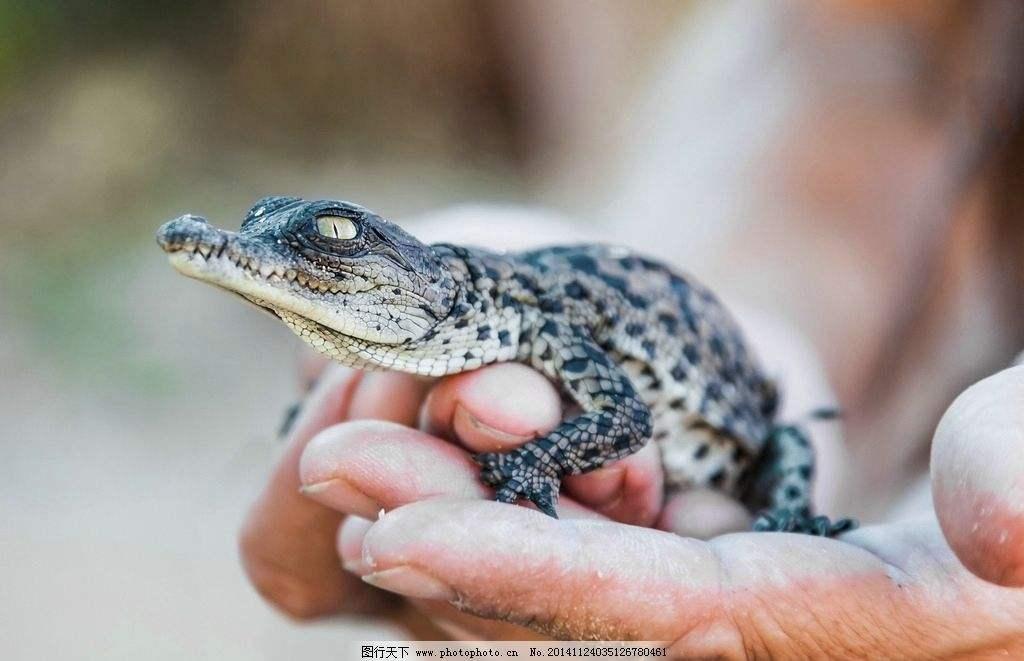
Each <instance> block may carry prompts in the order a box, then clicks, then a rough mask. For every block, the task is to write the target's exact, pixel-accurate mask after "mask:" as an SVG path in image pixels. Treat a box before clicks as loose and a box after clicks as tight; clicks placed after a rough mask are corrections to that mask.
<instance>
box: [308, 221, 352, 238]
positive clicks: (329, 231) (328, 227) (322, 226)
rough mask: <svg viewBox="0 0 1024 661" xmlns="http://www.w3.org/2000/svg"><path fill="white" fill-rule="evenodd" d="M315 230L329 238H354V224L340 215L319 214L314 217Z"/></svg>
mask: <svg viewBox="0 0 1024 661" xmlns="http://www.w3.org/2000/svg"><path fill="white" fill-rule="evenodd" d="M316 231H317V232H320V234H322V235H323V236H326V237H328V238H331V239H354V238H355V236H356V233H357V230H356V224H355V223H353V222H352V221H351V220H349V219H348V218H342V217H341V216H320V217H318V218H317V219H316Z"/></svg>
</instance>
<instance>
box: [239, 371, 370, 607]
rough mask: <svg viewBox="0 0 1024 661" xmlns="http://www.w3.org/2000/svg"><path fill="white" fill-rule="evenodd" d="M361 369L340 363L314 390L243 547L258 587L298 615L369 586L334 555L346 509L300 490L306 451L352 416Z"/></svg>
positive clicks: (256, 507)
mask: <svg viewBox="0 0 1024 661" xmlns="http://www.w3.org/2000/svg"><path fill="white" fill-rule="evenodd" d="M358 382H359V375H358V374H356V373H354V372H351V371H349V370H343V369H332V370H328V371H327V373H325V375H324V376H323V378H322V379H321V380H320V383H319V385H318V386H317V387H316V388H315V389H314V390H313V392H312V393H311V394H310V396H309V398H308V399H307V402H306V404H305V406H304V407H303V409H302V411H301V413H300V415H299V419H298V420H297V421H296V424H295V426H294V428H293V432H292V434H291V438H290V439H289V441H288V446H287V449H286V450H285V453H284V455H283V456H282V458H281V460H280V462H279V463H278V465H277V467H276V468H275V469H274V472H273V473H272V475H271V477H270V480H269V482H268V483H267V486H266V488H265V489H264V491H263V493H262V494H261V495H260V496H259V498H258V499H257V500H256V502H255V503H254V504H253V506H252V508H251V510H250V512H249V515H248V517H247V518H246V521H245V523H244V525H243V527H242V531H241V534H240V539H239V552H240V555H241V559H242V564H243V567H244V568H245V571H246V573H247V574H248V576H249V580H250V581H252V583H253V585H254V586H255V587H256V589H257V590H258V591H259V592H260V594H262V595H263V597H264V598H266V599H267V600H268V601H269V602H271V603H272V604H274V605H275V606H277V607H278V608H280V609H281V610H283V611H284V612H285V613H287V614H289V615H291V616H292V617H296V618H302V619H305V618H311V617H316V616H318V615H323V614H326V613H332V612H335V611H337V610H340V609H341V608H343V607H344V606H345V605H346V603H350V601H351V597H352V595H353V594H355V595H361V596H365V595H367V594H368V593H367V591H365V590H361V589H359V585H358V583H357V582H356V581H354V580H353V579H352V577H351V576H350V575H347V574H345V573H344V572H343V571H342V570H341V568H340V567H339V566H338V563H337V561H332V560H333V557H332V556H333V551H334V533H335V530H337V527H338V524H339V523H340V521H341V515H340V514H339V513H338V512H336V511H334V510H331V509H329V508H326V507H323V506H322V505H318V504H317V503H314V502H312V501H310V500H309V499H308V498H304V497H303V496H301V495H300V494H299V491H298V490H299V486H300V483H299V479H298V464H299V457H300V456H301V453H302V450H303V448H304V447H305V445H306V443H307V442H308V441H309V439H310V438H311V437H312V436H313V435H314V434H315V433H316V432H317V431H319V430H320V429H322V428H323V427H326V426H328V425H331V424H333V423H335V422H337V421H339V420H341V419H343V418H344V417H345V415H346V414H347V411H348V408H349V404H350V402H351V399H352V394H353V392H354V390H355V388H356V385H357V384H358Z"/></svg>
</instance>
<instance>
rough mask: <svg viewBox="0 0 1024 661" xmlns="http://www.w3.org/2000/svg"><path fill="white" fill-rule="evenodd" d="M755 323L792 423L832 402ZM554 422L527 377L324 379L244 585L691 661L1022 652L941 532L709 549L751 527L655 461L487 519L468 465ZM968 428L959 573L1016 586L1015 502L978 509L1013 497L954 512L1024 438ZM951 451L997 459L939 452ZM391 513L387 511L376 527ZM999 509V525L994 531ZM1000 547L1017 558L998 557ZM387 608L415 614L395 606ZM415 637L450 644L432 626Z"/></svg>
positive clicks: (552, 408) (1001, 598)
mask: <svg viewBox="0 0 1024 661" xmlns="http://www.w3.org/2000/svg"><path fill="white" fill-rule="evenodd" d="M762 322H763V320H756V319H755V320H754V321H753V322H750V321H749V320H748V323H747V324H746V329H747V331H748V334H751V335H752V336H753V337H752V340H753V342H754V344H755V345H757V348H758V353H759V354H760V355H762V356H764V357H765V358H767V359H770V360H771V361H772V362H773V363H774V364H770V365H769V368H770V369H769V372H770V373H772V374H773V375H775V376H777V377H779V379H780V381H781V382H782V383H783V385H784V389H785V393H786V403H787V404H788V405H789V408H788V411H785V412H784V415H785V416H786V417H787V418H790V419H791V418H792V417H794V415H798V414H800V413H803V412H806V411H808V410H810V409H811V408H814V407H816V406H818V405H821V404H823V403H827V402H828V401H830V400H829V399H828V397H827V393H826V392H825V387H824V381H823V379H821V378H820V373H819V372H818V371H817V368H816V366H815V365H814V363H813V361H812V360H810V359H809V358H808V354H807V352H806V351H804V350H803V348H802V347H800V346H799V345H796V346H794V343H793V342H792V341H791V334H789V333H787V332H786V331H785V329H778V328H775V329H774V330H773V329H772V325H771V324H769V323H762ZM782 367H785V370H783V369H782ZM1021 380H1024V379H1021ZM986 388H987V389H986ZM1007 392H1009V391H1008V390H1007V389H1006V388H1005V387H1004V386H1000V387H998V388H989V387H987V386H986V387H985V388H982V395H983V396H982V400H984V401H988V400H992V401H994V402H997V404H994V405H993V406H995V407H996V408H999V407H1000V406H1001V407H1003V409H1007V410H1012V409H1009V408H1008V407H1009V404H1008V403H1007V402H1008V401H1010V400H1011V399H1012V397H1011V398H1008V396H1007V394H1006V393H1007ZM985 393H988V394H985ZM998 402H1002V403H1001V404H999V403H998ZM958 406H959V405H958ZM990 408H991V407H990ZM1003 409H1000V410H1003ZM560 416H561V411H560V406H559V400H558V396H557V393H556V392H555V390H554V388H553V387H552V386H551V385H550V384H548V382H547V381H545V380H543V379H541V378H540V377H539V376H538V375H537V374H535V373H533V372H531V371H530V370H528V369H525V368H522V367H519V366H516V365H498V366H492V367H489V368H485V369H483V370H479V371H477V372H474V373H470V374H463V375H458V376H455V377H451V378H448V379H444V380H441V381H440V382H436V383H428V382H425V381H422V380H419V379H416V378H413V377H408V376H405V375H400V374H388V373H381V374H367V375H356V374H353V373H349V372H345V371H344V370H341V369H339V368H336V367H332V368H330V369H329V370H328V372H327V374H326V376H325V377H324V378H323V379H322V380H321V383H320V385H319V386H318V388H317V389H316V391H315V392H314V394H313V395H312V396H311V398H310V400H309V401H308V402H307V404H306V407H305V410H304V412H303V415H302V417H301V419H300V420H299V421H298V423H297V425H296V427H295V431H294V433H293V434H292V437H291V441H290V444H289V449H288V451H287V453H286V455H285V457H284V459H283V460H282V462H281V464H280V465H279V467H278V469H277V470H276V472H275V474H274V477H273V478H272V480H271V482H270V484H269V485H268V487H267V489H266V491H265V493H264V494H263V496H262V497H261V498H260V500H259V501H258V502H257V504H256V505H255V506H254V508H253V510H252V513H251V515H250V517H249V519H248V521H247V523H246V526H245V529H244V531H243V536H242V555H243V560H244V562H245V564H246V568H247V570H248V572H249V574H250V577H251V578H252V580H253V582H254V584H256V586H257V588H258V589H260V591H261V592H262V593H263V594H264V595H265V596H266V597H267V598H268V599H269V600H270V601H272V602H273V603H275V604H277V605H279V606H280V607H281V608H282V609H283V610H285V611H286V612H289V613H291V614H292V615H294V616H296V617H302V618H309V617H316V616H320V615H326V614H331V613H338V612H352V611H359V612H366V611H373V612H386V613H388V614H392V615H394V614H396V613H398V614H400V617H402V618H403V621H405V622H406V623H408V622H410V616H409V613H410V612H416V613H419V614H421V616H425V617H426V619H427V620H428V621H429V622H431V623H432V624H433V625H434V626H436V627H439V628H441V629H442V630H443V631H444V632H445V633H447V634H449V635H452V636H457V637H479V638H515V639H524V638H529V637H532V636H533V635H537V634H543V635H555V636H558V637H568V638H641V639H649V640H670V641H674V648H675V650H676V651H677V652H678V653H679V654H681V655H688V656H704V655H708V656H715V655H719V654H720V655H724V656H741V655H742V654H743V653H744V652H746V653H748V654H751V655H754V656H762V655H769V654H798V653H804V654H807V655H831V656H839V657H842V656H871V655H882V656H894V655H895V656H911V657H915V656H918V657H919V656H928V655H932V656H936V655H938V656H952V655H956V654H960V655H966V654H976V653H980V652H985V651H989V652H994V651H997V650H999V649H1006V650H1011V651H1019V645H1020V643H1019V642H1018V641H1017V640H1016V639H1015V636H1016V635H1017V634H1018V628H1019V625H1018V624H1017V623H1018V622H1020V621H1021V615H1022V610H1024V603H1022V597H1021V596H1020V594H1019V593H1018V591H1017V590H1013V589H1006V588H999V587H996V586H994V585H992V584H989V583H986V582H985V581H982V580H980V579H978V578H976V577H975V576H974V575H972V574H970V573H969V572H967V571H966V570H965V569H964V568H963V566H961V565H960V564H959V562H958V561H957V559H956V557H955V556H954V555H953V553H952V552H951V551H950V549H949V546H948V545H947V543H946V542H945V540H944V538H943V536H942V533H941V531H940V529H939V527H938V524H937V523H936V521H935V519H934V517H930V518H926V519H924V520H921V521H918V522H915V523H912V524H888V525H882V526H872V527H868V528H865V529H862V530H858V531H855V532H853V533H849V534H847V535H845V536H844V537H843V538H842V540H839V541H837V540H826V539H818V538H811V537H805V536H799V535H781V534H766V533H756V534H752V533H741V534H725V535H722V536H717V535H719V533H727V532H729V531H735V530H742V529H745V527H746V526H747V525H748V524H749V517H748V515H747V514H746V512H744V511H743V510H742V508H740V507H739V506H738V505H737V504H736V503H734V502H732V501H730V500H729V499H726V498H724V497H721V496H718V495H717V494H714V493H711V492H693V493H688V494H683V495H680V496H677V497H676V498H674V499H672V500H671V501H669V502H667V503H664V502H662V500H661V489H660V483H659V480H660V467H659V465H658V457H657V453H656V452H654V451H653V449H652V448H648V449H646V450H644V451H643V452H641V453H638V454H637V455H635V456H633V457H630V458H628V459H626V460H624V461H622V462H619V463H617V464H615V465H613V466H611V467H608V468H607V469H604V470H601V471H596V472H594V473H591V474H588V475H585V476H579V477H576V478H572V479H569V480H566V481H565V485H564V486H565V495H564V496H563V498H562V501H561V503H560V505H559V512H560V514H561V516H562V517H563V518H562V519H560V520H557V521H556V520H551V519H548V518H547V517H544V516H543V515H541V514H539V513H537V512H534V511H531V509H529V508H527V507H511V506H507V505H502V504H497V503H490V502H487V501H486V498H487V497H488V496H489V491H488V490H487V489H486V488H485V487H484V486H482V485H481V484H480V483H479V481H478V479H477V473H478V468H477V467H476V466H475V465H474V464H473V463H472V461H471V460H470V459H469V453H470V452H471V451H479V450H482V449H493V448H494V447H512V446H514V445H516V444H517V443H521V442H523V441H524V440H526V439H527V438H529V437H532V436H534V435H536V434H538V433H543V432H544V431H546V430H547V429H550V428H551V427H552V426H553V425H554V424H556V423H557V421H558V420H559V419H560ZM967 417H969V416H967ZM961 419H965V416H964V415H963V414H962V413H959V412H958V411H957V407H954V408H953V409H952V410H951V412H950V414H949V415H948V416H947V420H953V421H954V423H952V425H953V426H952V427H950V425H949V424H946V423H944V429H946V430H947V431H945V432H943V431H942V430H940V434H939V437H938V438H937V442H936V453H937V456H936V460H935V462H934V475H935V478H934V484H935V491H936V493H935V496H936V502H937V504H938V512H939V515H940V518H941V519H942V520H943V525H944V527H945V529H946V531H947V534H949V535H950V540H951V543H952V545H953V547H954V548H957V552H958V553H959V554H960V556H961V557H963V558H969V557H971V552H972V550H973V551H974V557H975V560H974V562H973V564H972V562H971V561H969V560H968V561H967V562H968V564H969V566H971V567H972V569H974V570H975V571H978V572H979V573H980V574H981V575H982V576H985V577H986V578H989V579H992V580H1003V581H1004V582H1006V581H1007V579H1006V577H1011V578H1012V577H1014V576H1018V575H1019V574H1020V573H1021V572H1019V571H1018V570H1016V569H1014V568H1015V567H1018V566H1019V565H1020V563H1019V559H1018V558H1017V556H1014V555H1013V553H1014V552H1015V551H1016V550H1017V549H1019V548H1020V545H1019V544H1017V545H1016V546H1015V545H1014V543H1013V541H1012V540H1014V539H1019V537H1015V535H1019V534H1020V533H1019V531H1020V530H1021V529H1024V525H1021V524H1020V523H1019V522H1018V523H1016V524H1013V522H1012V520H1011V519H1012V517H1007V516H1006V515H1005V513H1006V512H1007V511H1009V512H1012V511H1013V505H1014V504H1013V502H1011V501H1010V500H1009V496H1008V495H1007V494H1011V493H1012V492H1010V491H1005V492H1000V494H997V495H995V496H991V497H990V499H989V501H986V502H990V503H991V502H1000V500H999V499H1000V498H1003V499H1005V501H1004V502H1003V505H1004V506H1003V507H1002V509H998V508H989V509H984V508H982V509H979V510H976V511H974V512H973V513H972V511H969V510H970V508H967V510H965V509H964V508H965V507H966V506H965V503H969V502H973V501H972V500H971V499H970V498H963V497H961V496H960V495H957V494H962V492H963V491H964V489H965V488H966V489H968V491H970V489H971V488H974V489H975V491H978V489H979V487H980V486H982V485H985V484H1002V485H1004V486H1005V485H1006V484H1008V483H1010V482H1011V481H1012V478H1013V476H1014V475H1016V474H1021V471H1020V470H1017V469H1015V468H1014V467H1013V466H1008V463H1009V462H1007V461H1005V460H1004V461H1001V462H1000V461H995V462H991V465H987V464H986V462H983V461H981V462H979V461H978V459H979V457H981V456H991V455H993V454H994V455H995V456H999V453H1000V452H1001V453H1002V454H1003V455H1005V454H1007V452H1006V450H1007V448H1008V447H1010V444H1011V442H1012V439H1011V438H1009V436H1008V433H1007V431H1008V430H1012V429H1019V428H1020V425H1019V424H1018V425H1017V426H1016V427H1013V426H1010V425H1004V426H1002V427H1001V428H999V429H997V430H996V431H985V430H986V429H987V428H983V427H980V426H977V425H974V424H967V423H956V422H955V421H957V420H961ZM371 420H372V421H371ZM389 423H390V424H389ZM949 429H953V431H948V430H949ZM828 431H829V430H822V429H817V430H815V432H814V433H813V434H812V436H813V438H814V439H815V442H816V444H818V445H819V447H818V452H819V464H820V469H819V479H818V485H817V486H818V489H817V491H818V493H817V494H816V502H818V503H819V505H821V504H825V507H824V508H823V509H824V510H825V511H826V512H827V513H830V514H845V513H846V512H835V511H830V509H831V508H830V507H829V505H828V504H829V503H830V502H831V501H830V498H829V494H828V493H826V490H827V488H828V487H830V486H834V485H836V484H837V483H838V482H839V481H840V480H839V473H840V469H841V468H842V466H843V461H842V456H841V453H840V451H839V445H838V442H837V441H838V439H837V438H836V437H835V435H834V434H832V435H831V436H830V435H829V434H828V433H827V432H828ZM996 432H998V433H996ZM978 434H981V435H982V436H985V439H987V440H985V439H982V440H978ZM943 438H947V439H951V440H949V441H943V440H942V439H943ZM946 446H948V447H951V448H954V449H955V448H961V449H962V448H970V447H975V448H977V447H987V448H989V452H988V454H984V453H983V454H982V455H978V454H977V453H976V454H974V455H969V454H967V453H965V452H946V453H945V454H943V453H942V452H940V449H941V448H942V447H946ZM992 471H995V473H996V475H993V474H992ZM999 476H1003V479H1002V480H999V479H997V478H998V477H999ZM944 480H945V482H944ZM301 485H305V493H304V495H300V494H299V492H298V489H299V487H300V486H301ZM1019 500H1020V499H1019V498H1018V502H1019ZM380 510H385V511H387V512H388V513H387V514H386V515H385V516H384V517H383V518H381V519H379V520H377V514H378V512H379V511H380ZM996 511H999V512H1002V514H1001V515H1000V516H999V517H996V518H993V517H992V516H991V512H996ZM979 512H981V514H979ZM984 512H988V513H989V514H984ZM986 517H987V518H986ZM947 521H948V522H951V523H947ZM1006 521H1010V523H1009V524H1006V523H1005V522H1006ZM957 522H959V527H957ZM975 523H978V524H979V527H978V528H977V529H975V528H974V527H973V526H974V524H975ZM651 526H653V527H651ZM1014 526H1015V527H1014ZM339 530H340V533H339ZM1003 531H1007V533H1008V535H1009V537H1008V538H1006V539H1009V540H1011V541H1007V542H1004V543H1003V544H999V540H1000V539H1002V538H1001V537H1000V533H1001V532H1003ZM1015 531H1016V532H1015ZM681 535H692V536H695V537H702V538H710V540H709V541H698V540H697V539H688V538H684V537H682V536H681ZM339 555H340V558H341V561H340V562H339ZM359 576H362V577H365V580H366V582H368V583H371V584H373V585H376V586H377V587H379V588H384V589H385V590H387V591H388V592H384V591H382V590H375V589H372V588H369V587H368V586H367V585H366V584H365V583H362V582H360V581H359V580H358V578H357V577H359ZM1000 577H1003V578H1000ZM1022 581H1024V579H1021V580H1011V581H1009V582H1010V583H1012V584H1018V583H1020V582H1022ZM390 593H393V594H397V595H404V596H405V597H406V599H405V600H404V601H401V602H398V601H396V600H394V599H387V598H386V597H385V595H386V594H390ZM452 602H454V604H457V606H456V605H454V604H453V603H452ZM422 622H423V619H422V617H421V618H419V619H417V623H418V624H420V625H422ZM524 627H525V628H524ZM418 633H419V634H420V635H426V636H431V637H437V633H436V629H435V630H434V633H430V632H429V631H425V630H424V629H422V628H421V629H419V630H418Z"/></svg>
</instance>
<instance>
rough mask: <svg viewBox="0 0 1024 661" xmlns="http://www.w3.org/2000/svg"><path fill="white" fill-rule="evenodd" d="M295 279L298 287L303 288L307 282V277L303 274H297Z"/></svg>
mask: <svg viewBox="0 0 1024 661" xmlns="http://www.w3.org/2000/svg"><path fill="white" fill-rule="evenodd" d="M297 277H298V280H299V284H300V285H303V286H305V284H306V283H307V282H308V281H309V277H308V276H307V275H306V274H305V273H299V274H298V276H297Z"/></svg>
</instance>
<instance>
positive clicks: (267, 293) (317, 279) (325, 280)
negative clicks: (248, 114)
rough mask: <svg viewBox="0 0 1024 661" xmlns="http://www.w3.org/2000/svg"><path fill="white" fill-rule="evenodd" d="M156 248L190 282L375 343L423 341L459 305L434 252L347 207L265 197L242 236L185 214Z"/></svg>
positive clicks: (245, 224) (378, 219)
mask: <svg viewBox="0 0 1024 661" xmlns="http://www.w3.org/2000/svg"><path fill="white" fill-rule="evenodd" d="M157 242H158V243H159V244H160V247H161V248H163V249H164V252H166V253H167V254H168V256H169V258H170V261H171V264H172V265H173V266H174V267H175V268H176V269H178V271H180V272H181V273H183V274H185V275H187V276H189V277H192V278H196V279H197V280H203V281H205V282H209V283H210V284H213V285H217V286H218V287H222V288H224V289H227V290H229V291H232V292H234V293H236V294H239V295H241V296H243V297H244V298H246V299H247V300H249V301H250V302H252V303H254V304H256V305H258V306H260V307H261V308H264V309H266V310H269V311H270V312H272V313H273V314H275V315H276V316H278V317H280V318H282V319H284V320H286V321H294V320H295V319H296V318H298V319H299V320H305V323H306V325H308V322H313V323H315V324H319V325H320V326H324V327H326V328H327V329H330V330H331V331H334V332H336V333H338V334H341V335H345V336H349V337H353V338H358V339H360V340H364V341H367V342H372V343H375V344H402V343H406V342H411V341H415V340H417V339H419V338H420V337H422V336H423V335H424V334H425V333H427V332H428V331H430V330H431V329H432V328H433V327H434V326H435V325H436V324H437V323H438V322H439V321H440V320H442V319H444V317H445V316H446V315H447V314H448V311H449V310H450V309H451V306H452V304H453V299H454V291H453V290H454V287H453V281H452V276H451V274H450V273H449V271H448V269H447V267H446V266H445V265H444V264H443V263H442V262H441V260H440V259H438V257H437V255H435V253H434V251H433V250H432V249H431V248H430V247H429V246H427V245H424V244H423V243H420V242H419V241H418V240H416V239H415V238H414V237H412V236H410V235H409V234H407V233H406V232H404V231H403V230H402V229H401V228H399V227H397V226H395V225H394V224H392V223H390V222H388V221H387V220H384V219H383V218H381V217H380V216H378V215H376V214H374V213H373V212H372V211H369V210H367V209H364V208H363V207H360V206H358V205H356V204H351V203H349V202H340V201H335V200H319V201H315V202H308V201H305V200H302V199H299V198H296V197H266V198H263V199H262V200H260V201H259V202H257V203H256V205H255V206H254V207H253V208H252V209H250V210H249V212H248V213H247V214H246V216H245V219H244V220H243V221H242V226H241V228H240V229H239V231H238V232H229V231H226V230H221V229H217V228H216V227H213V226H212V225H210V224H209V223H208V222H207V221H206V219H204V218H201V217H199V216H193V215H185V216H181V217H180V218H176V219H174V220H171V221H169V222H167V223H164V225H163V226H161V227H160V230H159V231H158V232H157ZM289 326H291V327H292V328H295V324H294V323H289Z"/></svg>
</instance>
